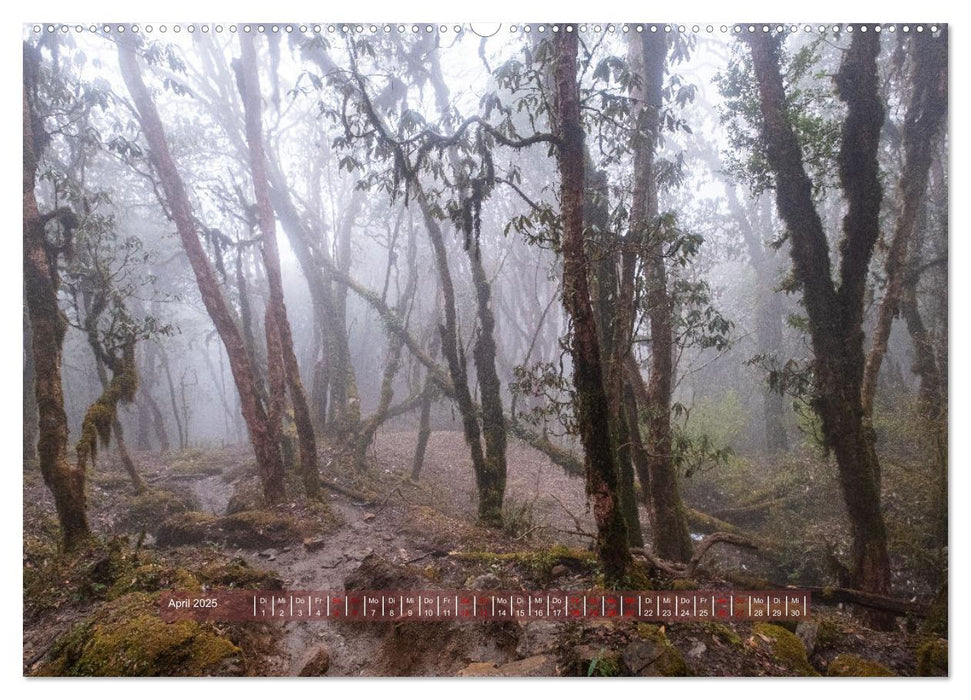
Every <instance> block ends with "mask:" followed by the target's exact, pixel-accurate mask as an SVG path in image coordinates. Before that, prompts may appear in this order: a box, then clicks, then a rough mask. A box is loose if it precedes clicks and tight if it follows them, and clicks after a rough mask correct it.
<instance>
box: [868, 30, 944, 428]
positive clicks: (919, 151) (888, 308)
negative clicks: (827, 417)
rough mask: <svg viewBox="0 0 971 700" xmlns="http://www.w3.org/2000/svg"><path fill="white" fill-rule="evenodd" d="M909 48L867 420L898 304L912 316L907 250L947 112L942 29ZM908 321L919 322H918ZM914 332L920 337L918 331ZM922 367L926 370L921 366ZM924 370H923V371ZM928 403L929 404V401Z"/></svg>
mask: <svg viewBox="0 0 971 700" xmlns="http://www.w3.org/2000/svg"><path fill="white" fill-rule="evenodd" d="M910 48H911V50H912V52H913V72H912V77H911V95H910V104H909V105H908V107H907V115H906V117H905V119H904V129H903V148H904V164H903V169H902V170H901V172H900V181H899V183H898V186H897V189H898V191H899V193H900V200H901V201H900V216H899V217H898V218H897V221H896V225H895V227H894V232H893V237H892V238H891V239H890V247H889V249H888V251H887V259H886V263H885V271H886V277H887V282H886V289H885V290H884V293H883V298H882V299H881V300H880V306H879V308H878V311H877V322H876V325H875V326H874V329H873V339H872V341H871V343H870V352H869V354H868V355H867V360H866V368H865V370H864V373H863V388H862V392H863V396H862V401H863V410H864V413H865V416H866V419H867V420H872V418H873V398H874V395H875V394H876V388H877V378H878V377H879V375H880V365H881V363H882V362H883V357H884V355H885V354H886V352H887V341H888V340H889V339H890V328H891V325H892V324H893V319H894V317H895V316H896V315H897V314H898V313H899V312H900V311H901V306H902V305H906V306H908V309H907V312H906V315H907V316H908V317H910V318H912V319H913V318H914V317H913V315H912V314H913V312H912V311H911V309H913V308H914V307H913V306H911V305H910V304H909V299H908V303H907V304H904V302H903V301H902V297H903V295H904V294H905V293H907V294H909V292H905V290H904V287H905V279H906V277H907V276H908V265H907V258H908V255H911V254H912V252H911V251H912V246H911V240H912V239H913V237H914V230H915V228H916V227H917V221H918V215H919V212H920V208H921V206H922V205H923V201H922V200H923V197H924V193H925V191H926V190H927V180H928V174H929V173H930V168H931V161H932V160H933V157H934V153H933V146H934V142H935V141H936V139H937V137H938V134H939V132H940V130H941V126H942V125H943V123H944V118H945V117H946V116H947V29H946V28H945V29H944V32H943V35H942V36H941V38H940V39H934V40H926V39H924V37H919V36H916V35H915V36H914V37H912V38H911V41H910ZM911 326H914V327H918V324H917V323H912V324H911ZM917 337H918V338H919V337H920V333H919V331H918V334H917ZM919 343H920V341H919V340H917V341H916V342H915V346H916V348H917V354H918V357H919V358H920V357H921V353H922V348H921V347H920V345H919ZM915 365H916V366H917V367H919V368H921V370H923V368H924V367H925V366H926V363H925V362H923V361H920V360H919V361H918V362H917V363H915ZM925 371H926V370H925ZM925 371H922V372H921V374H922V375H923V374H924V372H925ZM933 403H934V400H933V399H932V398H931V399H925V400H922V401H921V404H922V409H923V411H924V412H925V414H926V413H927V412H928V409H931V408H932V405H933ZM928 404H931V405H928Z"/></svg>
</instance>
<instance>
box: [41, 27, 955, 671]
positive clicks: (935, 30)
mask: <svg viewBox="0 0 971 700" xmlns="http://www.w3.org/2000/svg"><path fill="white" fill-rule="evenodd" d="M905 30H906V31H905ZM23 37H24V41H23V75H24V83H23V266H24V267H23V271H24V278H23V295H24V296H23V298H24V304H23V382H24V383H23V406H24V424H23V459H24V462H23V464H24V467H23V477H24V549H23V574H24V640H23V641H24V647H23V665H24V673H25V674H30V675H74V676H77V675H85V676H87V675H93V676H102V675H112V676H117V675H121V676H132V675H136V676H141V675H191V676H200V675H221V676H234V675H235V676H238V675H250V676H256V675H305V676H319V675H343V676H359V675H365V676H388V675H391V676H394V675H411V676H455V675H462V676H483V675H484V676H523V675H527V676H553V675H560V676H610V675H627V676H630V675H634V676H670V675H681V676H684V675H691V676H725V675H744V676H766V675H768V676H807V675H808V676H816V675H823V676H826V675H829V676H834V675H835V676H840V675H843V676H845V675H850V676H881V675H900V676H915V675H947V659H948V652H947V637H948V615H947V581H948V549H947V544H948V496H947V494H948V490H947V470H948V435H947V406H948V394H947V386H948V381H947V377H948V355H947V348H948V317H947V313H948V292H947V289H948V288H947V281H948V280H947V273H948V172H949V166H948V139H947V111H948V91H947V89H948V35H947V28H946V27H944V26H936V25H935V26H933V27H932V26H931V25H910V26H906V27H905V26H904V25H896V26H891V25H883V26H877V25H852V26H851V25H836V26H825V27H803V26H791V27H790V26H789V25H784V26H778V27H777V26H775V25H771V26H763V25H754V26H752V27H749V26H748V25H744V26H740V27H727V28H725V29H721V28H719V27H714V28H713V30H712V29H708V30H706V29H705V28H704V27H701V28H700V30H699V29H694V30H692V28H691V27H678V26H671V25H656V26H655V25H635V24H631V25H621V24H617V25H609V24H604V25H592V24H590V25H565V24H564V25H516V26H512V27H510V26H508V25H503V26H502V27H501V29H500V30H498V31H497V33H495V34H494V35H492V36H489V37H483V36H479V35H478V34H476V33H475V32H474V31H472V30H471V29H469V28H468V26H465V27H459V26H451V25H450V26H428V25H388V26H386V25H367V24H365V25H319V26H318V25H308V26H300V25H287V24H279V25H274V24H265V25H255V24H254V25H238V26H237V25H178V26H176V25H165V26H162V25H157V26H155V27H149V26H144V25H143V26H134V25H101V26H92V27H90V28H89V27H77V28H75V27H74V26H63V25H37V26H33V25H28V26H26V27H25V28H24V32H23ZM786 587H795V588H798V589H800V590H806V591H810V592H811V593H812V615H811V617H810V618H808V619H804V620H802V621H800V622H799V623H798V624H795V623H789V622H780V623H779V624H770V623H769V622H768V621H766V622H759V621H743V622H736V621H729V622H715V621H710V622H683V623H679V622H672V623H670V624H666V625H665V624H647V623H643V622H635V621H628V620H617V621H609V622H607V621H596V622H592V621H585V620H571V621H569V622H566V621H562V622H559V621H557V622H553V621H546V622H529V623H523V622H518V621H501V622H500V621H496V622H474V623H465V624H463V623H459V622H420V623H419V622H413V623H393V624H392V623H373V624H365V623H354V624H352V623H349V622H348V623H344V622H335V623H332V622H324V623H311V622H287V623H278V622H246V623H224V622H207V621H201V622H200V621H182V622H177V623H171V624H169V623H166V622H163V621H162V620H161V619H160V618H159V614H158V608H159V603H158V601H159V595H160V592H161V591H165V590H172V589H174V590H188V591H205V590H212V589H259V590H272V589H295V590H321V591H326V590H338V589H339V590H344V589H346V590H385V589H387V590H421V589H424V590H436V589H437V590H445V589H450V590H460V589H465V590H480V591H488V590H505V591H515V590H526V591H528V590H541V589H542V590H559V591H571V590H576V591H585V590H611V589H617V590H626V591H648V590H684V591H690V590H709V591H711V590H716V591H718V590H722V591H730V590H758V591H762V590H765V591H771V590H781V589H785V588H786Z"/></svg>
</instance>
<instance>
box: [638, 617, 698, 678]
mask: <svg viewBox="0 0 971 700" xmlns="http://www.w3.org/2000/svg"><path fill="white" fill-rule="evenodd" d="M637 627H638V635H639V636H640V637H641V638H640V639H635V640H634V641H633V642H631V643H630V644H628V645H627V646H626V647H625V648H624V652H623V654H621V659H622V660H623V662H624V665H625V666H626V667H627V669H628V670H629V671H630V673H631V674H632V675H634V676H686V675H688V668H687V666H686V665H685V663H684V658H683V657H682V656H681V652H680V651H678V650H677V648H675V646H674V645H673V644H671V642H669V641H668V639H667V637H666V636H665V635H664V633H663V632H662V631H660V628H658V627H655V626H654V625H646V624H640V625H638V626H637Z"/></svg>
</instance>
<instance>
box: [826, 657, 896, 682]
mask: <svg viewBox="0 0 971 700" xmlns="http://www.w3.org/2000/svg"><path fill="white" fill-rule="evenodd" d="M826 675H827V676H851V677H868V676H896V675H897V674H896V673H894V672H893V671H891V670H890V669H889V668H887V667H886V666H884V665H883V664H880V663H877V662H876V661H870V660H869V659H864V658H861V657H859V656H857V655H856V654H840V655H838V656H837V657H836V658H835V659H833V660H832V661H830V662H829V668H827V669H826Z"/></svg>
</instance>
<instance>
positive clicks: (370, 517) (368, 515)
mask: <svg viewBox="0 0 971 700" xmlns="http://www.w3.org/2000/svg"><path fill="white" fill-rule="evenodd" d="M374 517H375V516H374V513H365V514H364V522H366V523H369V522H371V521H372V520H374Z"/></svg>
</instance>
